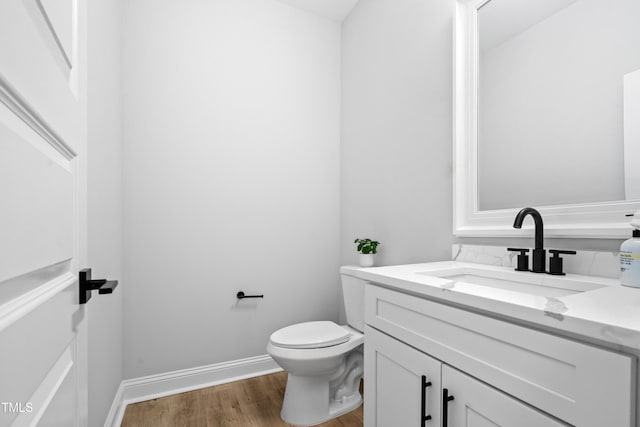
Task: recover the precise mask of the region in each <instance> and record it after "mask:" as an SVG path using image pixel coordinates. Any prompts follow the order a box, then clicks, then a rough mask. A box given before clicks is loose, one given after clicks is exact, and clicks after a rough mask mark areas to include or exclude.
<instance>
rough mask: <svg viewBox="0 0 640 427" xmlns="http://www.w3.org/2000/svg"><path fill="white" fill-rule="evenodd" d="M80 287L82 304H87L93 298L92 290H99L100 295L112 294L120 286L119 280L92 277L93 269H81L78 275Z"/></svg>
mask: <svg viewBox="0 0 640 427" xmlns="http://www.w3.org/2000/svg"><path fill="white" fill-rule="evenodd" d="M78 286H79V287H80V304H86V303H87V301H89V300H90V299H91V291H98V293H99V294H100V295H104V294H111V293H113V290H114V289H115V288H116V286H118V281H117V280H107V279H92V278H91V269H90V268H85V269H83V270H80V273H79V277H78Z"/></svg>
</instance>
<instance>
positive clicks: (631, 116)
mask: <svg viewBox="0 0 640 427" xmlns="http://www.w3.org/2000/svg"><path fill="white" fill-rule="evenodd" d="M638 22H640V2H638V1H637V0H489V1H487V0H482V1H480V0H459V1H458V3H457V11H456V99H455V104H456V119H455V120H456V123H455V129H456V141H455V142H456V144H455V146H456V156H455V166H456V173H455V180H456V182H455V189H456V194H455V203H456V206H455V211H456V212H455V221H454V223H455V233H456V234H457V235H486V236H500V235H509V234H510V233H511V225H512V221H513V217H514V216H515V212H516V211H517V210H519V209H520V208H522V207H524V206H533V207H536V208H538V209H539V210H540V211H541V213H542V214H543V216H544V219H545V229H549V230H550V231H551V233H550V234H548V235H551V236H554V237H607V238H618V237H626V236H627V235H628V230H629V225H628V221H627V220H626V218H625V217H624V214H625V213H627V212H634V211H635V210H638V209H639V208H640V203H639V202H640V172H638V171H639V170H640V167H638V166H637V165H634V164H632V161H633V159H640V49H639V48H638V46H640V25H638V24H637V23H638Z"/></svg>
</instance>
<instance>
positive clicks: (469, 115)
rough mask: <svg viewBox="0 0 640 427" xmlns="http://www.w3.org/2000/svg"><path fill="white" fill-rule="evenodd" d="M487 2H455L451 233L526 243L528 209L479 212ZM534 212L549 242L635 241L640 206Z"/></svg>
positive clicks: (571, 207)
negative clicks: (482, 27) (523, 216)
mask: <svg viewBox="0 0 640 427" xmlns="http://www.w3.org/2000/svg"><path fill="white" fill-rule="evenodd" d="M488 1H490V0H457V1H456V14H455V25H454V33H455V34H454V36H455V55H454V82H455V85H454V153H453V160H454V162H453V178H454V194H453V203H454V206H453V215H454V217H453V233H454V235H456V236H466V237H522V236H526V235H527V234H526V233H523V231H522V230H516V229H514V228H513V220H514V218H515V216H516V214H517V212H518V211H519V210H520V209H521V208H523V207H525V206H521V207H518V208H513V209H498V210H487V211H479V210H478V181H477V158H478V156H477V139H478V135H477V105H478V104H477V93H478V83H477V82H478V67H477V64H478V61H477V60H478V47H477V46H478V32H477V29H478V26H477V18H478V9H479V8H480V7H481V6H482V5H484V4H485V3H487V2H488ZM531 207H533V208H536V209H538V210H539V211H540V213H541V214H542V218H543V220H544V228H545V237H554V238H603V239H619V238H628V237H630V236H631V227H630V225H629V218H626V217H625V214H627V213H634V212H636V211H638V210H640V200H636V201H614V202H602V203H585V204H573V205H556V206H543V207H537V206H531ZM530 232H531V230H530Z"/></svg>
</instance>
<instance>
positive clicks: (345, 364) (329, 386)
mask: <svg viewBox="0 0 640 427" xmlns="http://www.w3.org/2000/svg"><path fill="white" fill-rule="evenodd" d="M356 270H357V267H342V268H341V269H340V275H341V279H342V294H343V296H344V304H345V312H346V315H347V323H348V325H338V324H336V323H334V322H330V321H315V322H304V323H297V324H295V325H291V326H287V327H284V328H282V329H279V330H277V331H275V332H274V333H273V334H272V335H271V337H270V338H269V343H268V344H267V352H268V353H269V355H271V357H272V358H273V360H275V361H276V363H277V364H278V365H280V367H282V369H284V370H285V371H287V373H288V379H287V386H286V389H285V393H284V401H283V403H282V411H281V412H280V416H281V417H282V419H283V420H284V421H286V422H287V423H289V424H293V425H298V426H312V425H316V424H320V423H323V422H325V421H327V420H330V419H332V418H336V417H339V416H340V415H343V414H346V413H347V412H349V411H352V410H354V409H356V408H357V407H359V406H360V405H361V404H362V395H361V394H360V379H361V378H362V374H363V372H364V366H363V344H364V335H363V331H364V283H365V282H364V281H362V280H361V279H358V278H357V277H355V275H354V274H355V271H356Z"/></svg>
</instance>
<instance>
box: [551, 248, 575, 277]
mask: <svg viewBox="0 0 640 427" xmlns="http://www.w3.org/2000/svg"><path fill="white" fill-rule="evenodd" d="M549 253H552V254H553V256H552V257H551V258H549V272H548V273H549V274H553V275H554V276H564V275H565V273H564V272H563V271H562V258H561V257H560V255H561V254H564V255H575V254H576V251H562V250H560V249H549Z"/></svg>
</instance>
